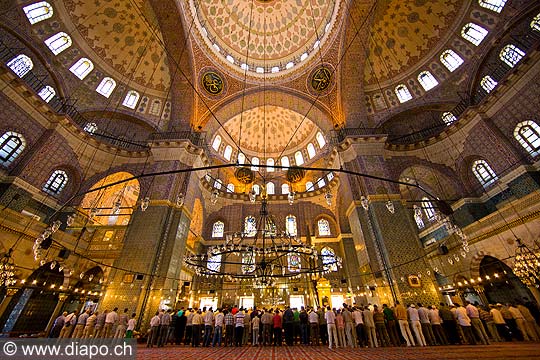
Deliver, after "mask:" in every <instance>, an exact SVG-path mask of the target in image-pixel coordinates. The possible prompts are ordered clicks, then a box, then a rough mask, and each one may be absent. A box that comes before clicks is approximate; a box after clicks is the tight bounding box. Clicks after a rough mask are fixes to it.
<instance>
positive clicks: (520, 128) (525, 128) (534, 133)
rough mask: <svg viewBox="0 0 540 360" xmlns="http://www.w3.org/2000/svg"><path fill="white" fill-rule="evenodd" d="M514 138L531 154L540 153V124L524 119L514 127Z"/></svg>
mask: <svg viewBox="0 0 540 360" xmlns="http://www.w3.org/2000/svg"><path fill="white" fill-rule="evenodd" d="M514 138H515V139H516V140H517V141H519V143H520V144H521V146H523V148H525V150H527V152H528V153H529V155H531V156H537V155H538V154H539V153H540V126H539V125H538V124H537V123H536V122H534V121H532V120H528V121H522V122H520V123H519V124H517V125H516V127H515V129H514Z"/></svg>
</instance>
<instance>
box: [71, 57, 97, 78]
mask: <svg viewBox="0 0 540 360" xmlns="http://www.w3.org/2000/svg"><path fill="white" fill-rule="evenodd" d="M84 63H86V64H88V66H87V67H86V69H85V70H83V71H79V70H78V69H79V68H80V67H82V66H83V65H84ZM93 70H94V63H93V62H92V61H91V60H90V59H88V58H85V57H82V58H80V59H79V60H77V61H75V63H74V64H73V65H71V67H70V68H69V71H70V72H71V73H72V74H73V75H75V76H76V77H78V78H79V80H84V78H86V77H87V76H88V74H90V73H91V72H92V71H93Z"/></svg>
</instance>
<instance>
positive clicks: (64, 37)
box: [45, 32, 72, 55]
mask: <svg viewBox="0 0 540 360" xmlns="http://www.w3.org/2000/svg"><path fill="white" fill-rule="evenodd" d="M71 44H72V41H71V38H70V37H69V35H68V34H66V33H65V32H59V33H58V34H55V35H53V36H51V37H50V38H48V39H47V40H45V45H47V47H48V48H49V49H50V50H51V51H52V53H53V54H54V55H58V54H60V53H61V52H62V51H64V50H66V49H67V48H69V47H70V46H71Z"/></svg>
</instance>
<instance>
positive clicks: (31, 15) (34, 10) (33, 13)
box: [23, 1, 54, 25]
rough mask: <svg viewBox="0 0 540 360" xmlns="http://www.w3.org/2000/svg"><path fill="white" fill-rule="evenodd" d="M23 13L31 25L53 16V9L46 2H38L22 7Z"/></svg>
mask: <svg viewBox="0 0 540 360" xmlns="http://www.w3.org/2000/svg"><path fill="white" fill-rule="evenodd" d="M23 11H24V14H25V15H26V18H27V19H28V21H29V22H30V24H32V25H34V24H36V23H38V22H40V21H43V20H46V19H49V18H50V17H51V16H53V14H54V11H53V7H52V6H51V4H49V3H48V2H46V1H39V2H36V3H33V4H30V5H28V6H25V7H23Z"/></svg>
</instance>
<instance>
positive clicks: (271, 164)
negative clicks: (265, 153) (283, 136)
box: [266, 158, 275, 172]
mask: <svg viewBox="0 0 540 360" xmlns="http://www.w3.org/2000/svg"><path fill="white" fill-rule="evenodd" d="M266 166H268V167H267V168H266V171H267V172H274V170H275V169H274V159H272V158H268V159H266Z"/></svg>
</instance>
